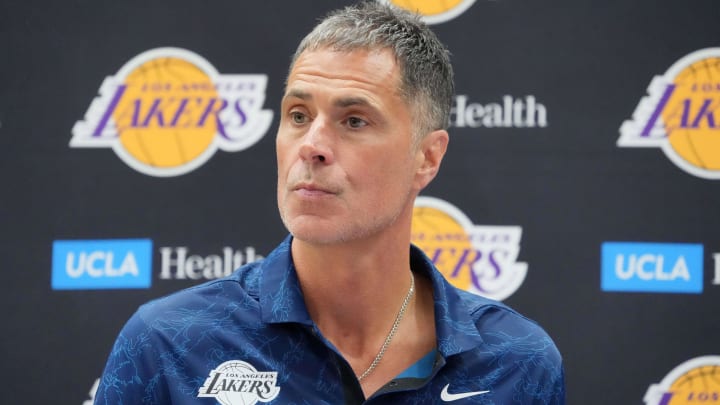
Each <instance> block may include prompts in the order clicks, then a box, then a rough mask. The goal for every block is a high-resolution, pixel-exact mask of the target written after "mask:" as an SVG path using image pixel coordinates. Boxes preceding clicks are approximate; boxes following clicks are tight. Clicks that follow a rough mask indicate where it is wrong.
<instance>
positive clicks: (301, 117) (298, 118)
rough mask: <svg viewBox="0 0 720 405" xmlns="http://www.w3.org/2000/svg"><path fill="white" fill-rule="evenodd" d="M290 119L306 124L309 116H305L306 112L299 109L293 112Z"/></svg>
mask: <svg viewBox="0 0 720 405" xmlns="http://www.w3.org/2000/svg"><path fill="white" fill-rule="evenodd" d="M290 119H291V120H292V122H294V123H296V124H304V123H305V122H307V117H306V116H305V114H303V113H301V112H298V111H293V112H291V113H290Z"/></svg>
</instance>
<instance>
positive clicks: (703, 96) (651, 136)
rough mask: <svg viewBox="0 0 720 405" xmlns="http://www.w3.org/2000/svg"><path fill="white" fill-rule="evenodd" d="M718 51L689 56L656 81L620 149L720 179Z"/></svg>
mask: <svg viewBox="0 0 720 405" xmlns="http://www.w3.org/2000/svg"><path fill="white" fill-rule="evenodd" d="M718 110H720V48H707V49H702V50H699V51H696V52H693V53H691V54H689V55H687V56H685V57H683V58H682V59H680V60H679V61H677V62H676V63H675V64H673V65H672V66H671V67H670V69H668V71H667V72H666V73H665V74H664V75H662V76H656V77H655V78H654V79H653V80H652V82H650V86H649V87H648V95H647V96H646V97H643V98H642V99H641V100H640V103H639V104H638V106H637V108H636V109H635V112H634V113H633V116H632V119H631V120H628V121H625V122H624V123H623V125H622V127H621V128H620V138H619V139H618V141H617V144H618V146H620V147H657V148H661V149H662V150H663V152H665V155H666V156H667V157H668V159H670V160H671V161H672V162H673V163H674V164H675V165H677V166H678V167H679V168H681V169H683V170H684V171H686V172H687V173H690V174H692V175H694V176H698V177H702V178H705V179H720V113H716V111H718Z"/></svg>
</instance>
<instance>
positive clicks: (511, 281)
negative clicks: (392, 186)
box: [412, 197, 527, 300]
mask: <svg viewBox="0 0 720 405" xmlns="http://www.w3.org/2000/svg"><path fill="white" fill-rule="evenodd" d="M521 236H522V228H521V227H519V226H482V225H475V224H473V223H472V222H471V221H470V219H469V218H468V217H467V216H466V215H465V214H464V213H463V212H461V211H460V210H459V209H458V208H456V207H455V206H453V205H451V204H449V203H447V202H445V201H443V200H440V199H437V198H432V197H418V198H417V199H416V200H415V207H414V209H413V219H412V243H413V244H415V245H416V246H418V247H419V248H421V249H422V250H423V251H424V252H425V254H426V255H427V256H428V257H429V258H430V259H431V260H432V261H433V263H434V264H435V266H436V267H437V268H438V270H440V272H441V273H442V274H443V275H444V276H445V278H446V279H447V280H448V281H449V282H450V283H452V284H453V285H454V286H456V287H458V288H460V289H463V290H466V291H469V292H472V293H475V294H477V295H482V296H484V297H488V298H492V299H495V300H504V299H505V298H507V297H509V296H511V295H512V294H513V293H514V292H515V291H517V289H518V288H519V287H520V285H522V283H523V281H524V280H525V275H526V274H527V263H522V262H518V261H517V258H518V254H519V252H520V238H521Z"/></svg>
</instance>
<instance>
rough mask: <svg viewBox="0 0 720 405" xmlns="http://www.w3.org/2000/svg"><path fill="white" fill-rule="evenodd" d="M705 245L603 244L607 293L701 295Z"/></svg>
mask: <svg viewBox="0 0 720 405" xmlns="http://www.w3.org/2000/svg"><path fill="white" fill-rule="evenodd" d="M702 283H703V246H702V245H700V244H690V243H636V242H630V243H622V242H605V243H603V245H602V280H601V284H602V289H603V291H631V292H673V293H701V292H702V289H703V284H702Z"/></svg>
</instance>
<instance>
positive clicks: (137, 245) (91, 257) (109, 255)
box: [52, 239, 152, 290]
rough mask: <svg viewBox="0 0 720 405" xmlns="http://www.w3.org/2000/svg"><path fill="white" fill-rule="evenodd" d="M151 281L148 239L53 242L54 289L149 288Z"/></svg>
mask: <svg viewBox="0 0 720 405" xmlns="http://www.w3.org/2000/svg"><path fill="white" fill-rule="evenodd" d="M151 283H152V241H151V240H149V239H117V240H112V239H106V240H57V241H55V242H53V258H52V288H53V289H54V290H84V289H116V288H149V287H150V285H151Z"/></svg>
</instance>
